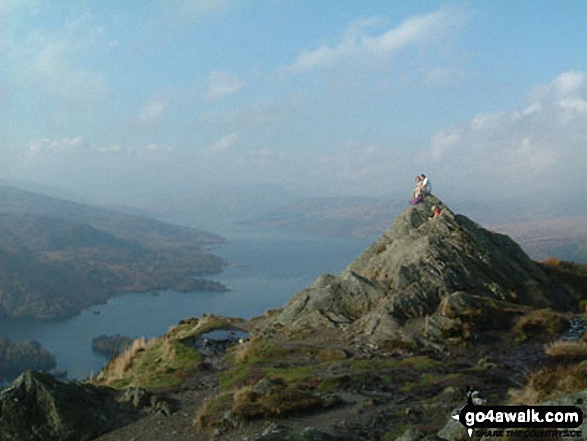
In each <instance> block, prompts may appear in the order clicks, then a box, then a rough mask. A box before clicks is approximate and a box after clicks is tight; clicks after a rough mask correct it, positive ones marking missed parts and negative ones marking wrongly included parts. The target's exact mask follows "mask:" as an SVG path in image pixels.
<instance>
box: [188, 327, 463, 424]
mask: <svg viewBox="0 0 587 441" xmlns="http://www.w3.org/2000/svg"><path fill="white" fill-rule="evenodd" d="M228 359H229V360H230V361H231V363H232V367H231V368H230V369H228V370H226V371H224V372H221V373H220V374H219V377H220V388H221V391H220V394H219V395H218V396H217V397H214V398H213V399H211V400H210V401H209V402H208V403H206V404H205V405H204V406H203V407H202V408H201V409H200V411H199V412H198V421H199V423H200V425H201V426H202V427H219V426H222V425H223V424H225V423H226V421H224V420H223V415H225V414H226V412H227V411H231V414H232V415H235V416H236V417H238V418H241V419H249V418H257V417H263V416H273V417H275V416H282V415H285V414H288V413H291V412H299V411H309V410H312V409H314V408H323V407H330V406H334V405H336V404H338V403H339V402H340V399H339V397H338V393H340V392H341V391H345V390H346V391H358V390H365V389H367V390H373V389H376V390H378V391H387V392H398V391H401V390H402V387H404V388H411V389H415V388H416V387H418V388H425V387H434V388H438V387H445V386H447V385H452V384H455V383H458V384H460V382H462V381H461V374H459V373H454V372H445V371H444V370H445V369H450V368H449V367H446V366H444V365H443V364H442V363H441V362H439V361H437V360H434V359H432V358H430V357H428V356H423V355H422V356H412V357H404V358H389V357H376V358H370V359H367V358H353V357H352V355H351V354H348V353H347V352H346V351H344V350H341V349H336V348H332V347H322V346H314V345H312V344H310V343H307V342H304V341H290V340H288V341H277V340H269V339H258V338H254V339H252V340H251V341H249V342H248V343H246V344H244V345H240V346H237V347H235V348H234V349H233V350H232V351H231V352H230V353H229V354H228ZM463 381H464V380H463ZM404 391H407V389H405V390H404Z"/></svg>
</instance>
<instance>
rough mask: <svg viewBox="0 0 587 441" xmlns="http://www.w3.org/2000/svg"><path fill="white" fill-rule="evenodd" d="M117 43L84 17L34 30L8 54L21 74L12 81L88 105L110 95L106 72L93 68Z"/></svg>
mask: <svg viewBox="0 0 587 441" xmlns="http://www.w3.org/2000/svg"><path fill="white" fill-rule="evenodd" d="M115 45H116V42H115V41H114V40H112V39H110V38H109V37H108V34H107V31H106V28H105V27H103V26H100V25H97V24H95V23H94V18H93V17H92V16H90V15H89V14H82V15H80V16H78V17H76V18H74V19H71V20H69V21H67V22H65V23H64V24H63V26H61V27H60V28H58V29H57V30H50V31H47V30H45V31H40V30H38V29H35V30H32V31H30V32H29V33H28V35H26V36H25V37H24V38H22V39H15V40H10V42H9V43H8V44H7V55H8V58H9V60H10V63H11V65H12V66H13V67H14V69H15V71H18V72H19V73H20V75H19V76H18V77H16V76H15V77H13V78H12V79H11V81H13V82H20V81H24V82H26V86H27V87H30V86H33V87H35V88H36V90H37V91H39V92H41V93H43V94H47V93H49V94H52V95H55V96H57V97H59V98H61V99H67V100H70V101H71V100H75V101H78V102H87V101H88V100H96V99H101V98H103V97H105V96H106V94H107V93H108V84H107V79H106V76H105V75H104V73H103V72H100V71H98V70H97V69H96V68H95V66H93V65H92V64H93V58H94V57H103V56H105V55H106V54H107V53H108V52H109V51H110V50H111V49H112V48H113V47H114V46H115Z"/></svg>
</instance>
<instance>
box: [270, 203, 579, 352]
mask: <svg viewBox="0 0 587 441" xmlns="http://www.w3.org/2000/svg"><path fill="white" fill-rule="evenodd" d="M433 206H437V207H440V208H441V209H442V211H441V214H440V215H439V216H437V217H435V218H432V219H431V218H430V217H431V214H432V207H433ZM579 297H580V293H577V292H575V291H573V290H570V289H568V288H565V287H563V286H562V285H561V284H560V283H558V282H556V281H554V280H553V279H552V278H550V277H549V276H548V274H546V273H545V271H544V270H543V269H542V268H541V267H540V265H539V264H537V263H536V262H534V261H533V260H531V259H530V258H529V257H528V256H527V255H526V254H525V253H524V251H523V250H522V249H521V248H520V247H519V246H518V245H517V244H516V243H515V242H514V241H512V240H511V239H510V238H509V237H507V236H505V235H502V234H498V233H493V232H490V231H488V230H486V229H484V228H482V227H481V226H479V225H478V224H476V223H475V222H473V221H471V220H470V219H468V218H467V217H465V216H462V215H458V214H455V213H453V212H452V211H451V210H450V209H449V208H448V207H447V206H446V205H445V204H444V203H443V202H442V201H440V200H439V199H438V198H436V197H434V196H432V195H430V196H428V197H426V198H425V199H424V201H423V202H422V203H420V204H418V205H415V206H410V207H409V208H408V209H406V210H405V211H404V212H403V213H402V214H400V215H399V216H398V217H397V218H396V220H395V222H394V223H393V225H392V226H391V228H389V230H387V231H386V232H385V233H384V234H383V235H382V236H381V237H380V238H379V239H378V240H376V241H375V242H374V243H373V244H372V245H371V246H370V247H369V248H368V249H367V250H365V252H363V253H362V254H361V255H360V256H359V257H358V258H357V259H356V260H355V261H353V262H352V263H351V264H350V265H349V266H348V267H347V268H346V269H345V270H344V271H343V272H342V273H341V274H340V275H338V276H334V275H330V274H324V275H322V276H320V277H319V278H318V280H316V282H315V283H314V284H313V285H312V286H310V287H308V288H307V289H305V290H302V291H301V292H298V293H297V294H295V295H294V296H292V298H291V299H290V301H289V302H288V303H287V304H286V305H285V307H284V308H283V310H282V311H280V312H279V314H277V315H276V316H274V317H273V318H272V319H271V321H270V325H272V326H273V327H277V328H281V329H286V330H288V331H292V330H304V329H305V330H307V329H319V328H324V327H338V328H341V329H343V330H348V331H349V332H350V334H353V335H356V336H368V338H369V339H370V340H371V341H375V342H382V341H386V340H391V341H394V340H398V339H399V340H406V339H407V340H410V341H420V342H422V341H423V340H426V339H428V340H430V339H433V340H434V339H435V340H444V338H446V336H447V335H446V331H451V332H453V334H454V333H457V334H458V333H462V332H463V331H464V330H463V329H460V328H461V327H462V325H463V323H465V322H469V323H471V322H473V321H474V322H475V328H477V329H480V328H484V327H485V328H494V327H495V326H498V325H499V323H496V320H495V318H496V316H495V315H493V313H495V312H496V311H498V310H499V311H501V313H500V314H498V315H497V318H498V319H501V318H503V315H504V313H507V312H510V313H511V314H506V315H508V317H507V318H509V319H511V318H512V316H515V315H516V314H517V313H519V312H521V311H524V310H527V309H528V308H534V309H538V308H553V309H555V310H569V309H573V308H576V307H577V304H578V300H579ZM498 321H499V320H498ZM506 321H507V320H506Z"/></svg>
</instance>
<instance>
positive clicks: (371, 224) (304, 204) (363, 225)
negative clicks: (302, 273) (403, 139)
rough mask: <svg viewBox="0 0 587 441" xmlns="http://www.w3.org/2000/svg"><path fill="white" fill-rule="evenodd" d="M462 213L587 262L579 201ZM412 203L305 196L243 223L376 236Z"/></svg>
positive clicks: (494, 205) (541, 248)
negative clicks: (576, 202)
mask: <svg viewBox="0 0 587 441" xmlns="http://www.w3.org/2000/svg"><path fill="white" fill-rule="evenodd" d="M454 205H455V206H456V207H457V208H458V210H459V211H461V212H464V213H467V214H468V215H469V216H470V217H471V218H472V219H475V220H477V221H478V222H483V223H484V224H486V225H490V226H491V228H492V229H494V230H496V231H498V232H501V233H505V234H508V235H510V236H511V237H512V238H513V239H514V240H516V241H517V242H519V243H520V245H521V246H522V247H523V248H524V250H525V251H526V252H527V253H528V254H529V255H530V256H531V257H533V258H535V259H545V258H547V257H550V256H553V257H557V258H559V259H563V260H572V261H576V262H587V213H586V212H585V210H584V209H581V208H578V207H577V206H576V204H573V205H570V206H567V205H564V204H562V203H561V204H559V205H557V206H553V205H550V204H542V205H540V204H536V203H531V202H530V201H495V202H481V201H473V200H471V201H466V200H465V201H459V203H457V204H454ZM407 206H408V201H407V200H406V199H405V198H403V197H400V196H399V195H392V196H390V197H387V198H366V197H324V198H305V199H299V200H297V201H295V202H292V203H289V204H285V205H283V206H281V207H279V208H277V209H274V210H272V211H270V212H267V213H264V214H261V215H257V216H252V217H249V218H248V219H246V220H244V221H242V224H243V225H248V226H251V225H254V226H259V227H263V228H270V229H282V230H287V231H291V232H294V233H301V234H318V235H328V236H345V237H366V238H375V237H377V236H378V235H379V234H381V233H382V232H384V231H385V230H386V229H387V228H388V227H389V225H390V224H391V221H392V220H393V219H394V218H395V217H396V216H397V215H398V214H399V213H401V211H402V210H404V209H405V208H406V207H407Z"/></svg>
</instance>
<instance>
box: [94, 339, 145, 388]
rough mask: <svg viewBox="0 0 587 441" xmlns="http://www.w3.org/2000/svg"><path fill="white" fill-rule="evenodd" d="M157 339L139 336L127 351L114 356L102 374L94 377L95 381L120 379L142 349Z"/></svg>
mask: <svg viewBox="0 0 587 441" xmlns="http://www.w3.org/2000/svg"><path fill="white" fill-rule="evenodd" d="M154 341H155V339H153V340H147V339H146V338H145V337H140V338H137V339H136V340H135V341H133V342H132V345H131V346H130V347H129V348H128V349H127V350H125V351H123V352H121V353H120V354H118V355H117V356H116V357H113V358H112V359H111V360H110V361H109V362H108V364H107V365H106V367H105V368H104V369H103V370H102V372H100V374H99V375H98V376H97V377H96V378H95V379H94V382H95V383H100V384H111V383H112V382H114V381H117V380H120V379H122V378H123V377H124V374H125V373H126V372H127V371H128V370H129V369H130V366H131V364H132V361H133V359H134V358H135V357H136V355H137V354H139V353H140V352H142V351H145V350H146V349H147V348H149V347H150V346H152V345H153V343H154Z"/></svg>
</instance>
